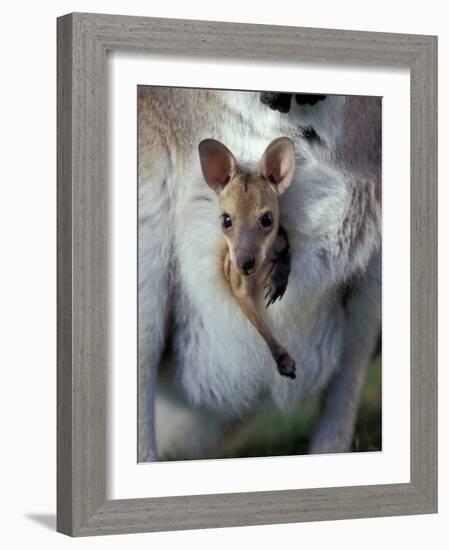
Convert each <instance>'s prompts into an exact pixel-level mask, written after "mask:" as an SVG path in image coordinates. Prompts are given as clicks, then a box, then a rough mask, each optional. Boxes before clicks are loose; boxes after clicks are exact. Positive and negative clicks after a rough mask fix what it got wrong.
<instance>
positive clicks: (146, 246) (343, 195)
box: [139, 87, 381, 461]
mask: <svg viewBox="0 0 449 550" xmlns="http://www.w3.org/2000/svg"><path fill="white" fill-rule="evenodd" d="M278 95H279V94H278ZM286 95H289V94H286ZM262 100H263V101H261V96H260V94H259V93H256V92H224V91H209V90H191V89H176V88H154V87H140V88H139V460H140V461H145V460H156V459H157V438H158V434H157V430H156V421H158V422H160V421H161V420H162V421H166V422H167V424H169V422H170V420H169V419H168V418H162V419H161V415H159V420H158V415H157V414H155V388H156V378H157V371H158V368H159V365H160V362H161V357H162V356H163V352H164V350H166V348H167V344H168V342H169V341H171V346H170V348H171V350H172V357H173V363H174V365H175V367H176V369H175V370H176V374H177V376H178V380H179V382H180V387H181V392H182V393H183V394H184V395H185V396H187V403H189V404H191V405H193V406H194V407H195V408H196V410H199V411H200V410H201V409H207V410H208V411H217V412H218V413H219V414H220V415H221V416H222V417H224V418H228V417H232V415H234V414H236V413H239V412H243V411H245V410H249V409H251V408H252V407H253V406H255V404H256V403H257V402H258V400H259V398H260V396H261V394H267V393H268V394H269V395H270V397H271V399H272V400H273V401H274V403H275V404H277V405H278V406H280V407H285V406H288V405H289V404H292V403H296V402H297V401H298V400H300V399H302V398H304V397H305V396H309V395H313V394H317V393H318V392H320V391H322V390H324V389H326V390H327V399H326V405H325V407H324V409H323V413H322V417H321V420H320V424H319V426H318V430H317V432H316V434H315V437H314V440H313V443H312V448H311V451H312V452H338V451H345V450H348V449H349V447H350V444H351V439H352V433H353V427H354V422H355V418H356V412H357V407H358V402H359V398H360V390H361V386H362V383H363V380H364V375H365V371H366V368H367V366H368V364H369V362H370V358H371V356H372V353H373V351H374V349H375V346H376V342H377V339H378V335H379V330H380V314H381V311H380V307H381V305H380V304H381V299H380V285H381V280H380V277H381V275H380V243H381V234H380V230H381V181H380V174H381V157H380V151H381V103H380V99H378V98H357V97H343V96H333V97H331V96H328V97H326V98H325V99H324V100H320V101H318V102H315V104H314V105H310V104H309V105H308V104H304V102H301V101H290V103H289V109H290V112H289V113H288V114H283V113H281V112H279V110H276V108H273V107H276V105H273V104H270V97H269V96H268V99H267V95H263V96H262ZM267 103H268V104H267ZM282 110H285V109H282ZM287 110H288V109H287ZM279 136H287V137H289V138H290V139H292V140H293V142H294V144H295V172H294V175H293V183H292V184H291V185H290V186H289V188H288V189H287V190H286V192H285V194H284V195H283V197H282V199H281V203H280V220H281V223H282V226H283V227H284V228H285V231H286V233H287V235H288V238H289V244H290V247H291V251H292V254H291V272H290V278H289V283H288V287H287V290H286V292H285V296H284V298H283V300H282V301H281V302H276V303H275V304H274V305H273V306H272V307H270V308H269V309H268V310H266V312H265V315H264V321H265V323H266V324H267V326H268V327H269V328H270V330H271V331H272V333H273V334H274V335H276V336H278V337H279V339H282V343H283V345H284V346H285V348H286V349H288V350H289V353H290V354H291V356H292V357H293V359H294V360H295V362H296V365H297V378H296V379H295V380H291V379H288V378H286V377H281V376H279V374H278V373H277V371H276V370H275V369H273V363H272V361H273V360H272V357H271V355H270V352H269V350H268V348H267V347H266V346H264V345H263V343H262V345H261V342H260V337H259V335H258V334H257V333H255V331H254V328H253V327H252V326H251V324H250V323H249V322H248V320H247V318H246V317H245V315H244V314H243V313H242V311H241V309H240V308H239V306H238V303H237V302H236V300H234V299H233V297H232V295H231V294H230V292H229V286H228V283H227V281H226V280H225V278H224V277H223V276H222V270H223V262H222V257H221V256H220V251H221V250H222V242H223V237H222V234H221V230H220V226H219V224H217V208H218V205H217V196H216V194H215V193H214V191H213V190H212V189H210V188H209V187H207V186H206V185H204V180H203V175H202V172H201V166H200V162H199V159H198V144H199V143H200V142H201V141H202V140H204V139H210V138H213V139H215V140H218V141H220V142H222V143H226V145H227V147H229V149H230V150H232V152H233V155H234V156H235V159H236V161H237V162H238V163H239V165H240V166H249V167H251V166H254V165H255V163H257V162H258V161H259V160H260V158H261V156H262V155H263V153H264V151H265V149H266V147H267V145H268V144H269V143H271V142H272V141H273V140H274V139H275V138H278V137H279ZM281 337H282V338H281ZM189 406H190V405H189ZM195 414H196V413H195ZM210 418H211V417H210V416H208V419H209V421H210ZM200 438H201V439H202V440H206V439H207V434H206V432H204V434H203V437H200Z"/></svg>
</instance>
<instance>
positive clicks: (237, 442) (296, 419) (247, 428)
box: [162, 360, 382, 460]
mask: <svg viewBox="0 0 449 550" xmlns="http://www.w3.org/2000/svg"><path fill="white" fill-rule="evenodd" d="M381 377H382V367H381V362H380V360H377V361H375V362H374V363H373V364H372V365H371V367H370V368H369V370H368V373H367V377H366V381H365V385H364V387H363V392H362V400H361V404H360V408H359V411H358V416H357V423H356V427H355V431H354V439H353V444H352V450H353V451H358V452H362V451H379V450H381V446H382V411H381ZM320 407H321V403H320V401H319V400H318V399H317V400H313V401H308V402H305V403H303V404H302V405H301V406H300V407H298V408H296V409H293V410H292V411H290V412H289V413H282V412H275V413H259V414H257V416H256V415H254V416H252V417H251V418H248V419H246V420H245V421H244V422H242V423H241V424H240V425H239V426H237V427H236V428H235V429H234V430H233V431H232V432H231V433H229V434H228V435H227V436H226V437H225V438H224V440H223V441H222V443H221V444H220V445H219V446H218V447H217V448H215V449H213V450H212V451H211V452H210V453H208V455H207V456H202V457H192V456H190V457H189V456H186V455H176V456H175V455H172V456H164V457H162V460H189V459H194V458H203V459H204V458H209V459H210V458H244V457H256V456H281V455H283V456H286V455H297V454H305V453H307V451H308V448H309V445H310V442H311V438H312V436H313V433H314V429H315V427H316V423H317V421H318V418H319V412H320Z"/></svg>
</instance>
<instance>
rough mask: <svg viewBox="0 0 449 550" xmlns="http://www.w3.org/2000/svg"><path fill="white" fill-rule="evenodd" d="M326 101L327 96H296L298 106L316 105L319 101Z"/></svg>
mask: <svg viewBox="0 0 449 550" xmlns="http://www.w3.org/2000/svg"><path fill="white" fill-rule="evenodd" d="M325 99H326V96H325V95H318V94H295V100H296V103H297V104H298V105H316V104H317V103H318V101H324V100H325Z"/></svg>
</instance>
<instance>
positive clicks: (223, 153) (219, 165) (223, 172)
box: [198, 139, 237, 193]
mask: <svg viewBox="0 0 449 550" xmlns="http://www.w3.org/2000/svg"><path fill="white" fill-rule="evenodd" d="M198 152H199V155H200V162H201V169H202V171H203V176H204V179H205V180H206V183H207V184H208V185H209V187H212V189H213V190H214V191H215V192H216V193H221V191H223V189H224V188H225V186H226V184H227V183H228V181H229V180H230V179H231V177H232V176H233V175H234V174H235V171H236V167H237V163H236V161H235V158H234V155H233V154H232V153H231V151H230V150H229V149H228V148H227V147H226V146H225V145H223V144H222V143H220V142H219V141H217V140H215V139H204V140H203V141H202V142H201V143H200V144H199V145H198Z"/></svg>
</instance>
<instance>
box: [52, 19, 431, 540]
mask: <svg viewBox="0 0 449 550" xmlns="http://www.w3.org/2000/svg"><path fill="white" fill-rule="evenodd" d="M57 26H58V61H57V70H58V107H57V115H58V171H57V177H58V246H57V254H58V339H57V343H58V382H57V392H58V405H57V417H58V427H57V437H58V442H57V453H58V456H57V478H58V480H57V530H58V531H59V532H61V533H65V534H67V535H71V536H87V535H102V534H116V533H135V532H144V531H165V530H179V529H197V528H213V527H231V526H239V525H262V524H274V523H290V522H303V521H318V520H332V519H346V518H363V517H376V516H394V515H406V514H407V515H408V514H425V513H435V512H436V511H437V38H436V37H434V36H422V35H408V34H407V35H406V34H390V33H377V32H376V33H373V32H359V31H345V30H329V29H310V28H299V27H278V26H267V25H248V24H240V23H239V24H237V23H221V22H220V23H218V22H207V21H188V20H174V19H153V18H144V17H129V16H118V15H100V14H83V13H73V14H69V15H65V16H63V17H60V18H59V19H58V22H57ZM108 50H131V51H136V52H146V53H149V54H152V53H153V54H169V55H175V56H176V55H181V54H182V55H189V56H195V57H198V58H201V57H215V58H227V59H231V60H232V59H235V58H239V57H245V58H250V59H265V60H273V61H276V60H283V61H285V60H288V61H292V62H295V61H296V62H302V61H307V62H317V61H320V62H326V63H330V64H348V63H352V64H356V63H357V64H362V65H364V64H366V65H373V64H374V65H375V64H377V65H388V66H391V67H404V66H405V67H407V68H409V70H410V82H411V87H410V104H411V113H410V116H411V141H410V146H411V151H410V159H411V167H410V168H411V181H410V185H411V212H410V216H411V218H410V219H411V225H410V231H411V266H410V269H411V271H410V277H411V295H410V300H411V319H410V322H411V334H410V337H411V338H410V341H411V350H410V352H411V355H410V357H411V362H410V372H411V388H410V392H411V394H410V403H411V408H410V458H411V463H410V482H409V483H398V484H383V485H366V486H348V487H332V488H315V489H297V490H282V491H257V492H242V493H230V494H209V495H191V496H172V497H160V498H143V499H142V498H140V499H120V500H107V498H106V480H107V471H106V470H107V469H106V394H105V386H106V372H107V364H108V350H107V318H106V315H107V307H106V306H107V299H108V297H107V288H106V285H105V284H104V281H105V280H106V278H107V269H108V263H107V240H108V224H107V201H108V196H107V186H106V145H105V142H106V138H105V136H106V101H105V97H106V92H107V83H106V77H105V62H106V52H107V51H108Z"/></svg>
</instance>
